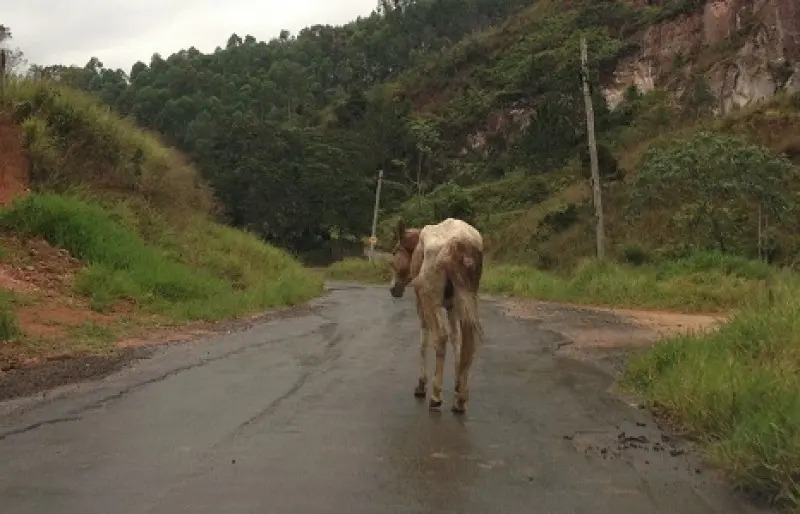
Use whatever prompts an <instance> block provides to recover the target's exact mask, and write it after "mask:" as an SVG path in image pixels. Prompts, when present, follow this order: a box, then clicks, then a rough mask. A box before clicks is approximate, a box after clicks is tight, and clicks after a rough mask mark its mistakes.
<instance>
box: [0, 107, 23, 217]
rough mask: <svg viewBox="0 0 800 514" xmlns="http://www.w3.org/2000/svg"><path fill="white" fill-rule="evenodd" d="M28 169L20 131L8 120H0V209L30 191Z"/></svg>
mask: <svg viewBox="0 0 800 514" xmlns="http://www.w3.org/2000/svg"><path fill="white" fill-rule="evenodd" d="M28 169H29V167H28V157H27V156H26V155H25V149H24V148H23V146H22V131H21V130H20V128H19V126H17V125H15V124H14V123H12V122H11V121H10V120H7V119H4V118H0V207H7V206H8V205H9V204H10V203H11V202H12V200H14V198H16V197H18V196H22V195H25V194H27V193H28V192H29V191H30V190H29V189H28V184H29V183H28Z"/></svg>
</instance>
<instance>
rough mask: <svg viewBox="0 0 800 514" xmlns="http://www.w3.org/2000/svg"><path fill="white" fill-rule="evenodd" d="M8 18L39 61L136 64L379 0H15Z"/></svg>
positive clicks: (3, 17)
mask: <svg viewBox="0 0 800 514" xmlns="http://www.w3.org/2000/svg"><path fill="white" fill-rule="evenodd" d="M10 3H11V6H10V8H9V7H8V6H4V7H3V10H2V13H0V23H2V24H4V25H6V26H8V27H10V28H11V32H12V34H13V40H12V46H15V47H16V46H18V47H20V49H21V50H22V51H23V52H24V53H25V56H26V58H27V59H28V61H29V63H32V64H43V65H49V64H65V65H70V64H72V65H79V66H83V65H84V64H86V62H87V61H88V60H89V58H90V57H97V58H98V59H100V61H101V62H102V63H103V64H104V65H105V66H106V67H109V68H122V69H123V70H125V71H126V72H127V71H130V68H131V65H133V63H135V62H136V61H138V60H141V61H144V62H149V60H150V56H151V55H152V54H153V53H156V52H158V53H160V54H161V55H162V56H163V57H167V56H168V55H170V54H172V53H174V52H177V51H178V50H181V49H183V48H189V47H190V46H194V47H196V48H197V49H199V50H200V51H203V52H211V51H213V50H214V48H215V47H217V46H222V47H224V46H225V42H226V41H227V39H228V37H229V36H230V35H231V34H232V33H234V32H235V33H237V34H238V35H239V36H241V37H244V36H245V35H247V34H250V35H252V36H254V37H255V38H256V39H259V40H269V39H271V38H273V37H276V36H277V35H278V33H279V32H280V31H281V29H288V30H290V31H291V32H292V33H293V34H295V33H297V32H298V31H299V30H300V29H302V28H303V27H305V26H308V25H313V24H317V23H321V24H331V25H338V24H342V23H346V22H348V21H351V20H354V19H355V18H356V17H358V16H367V15H369V13H370V12H371V11H372V10H373V9H374V8H375V6H376V5H377V3H378V2H377V0H260V1H259V0H224V1H223V0H137V1H135V2H133V1H129V0H21V1H12V2H10Z"/></svg>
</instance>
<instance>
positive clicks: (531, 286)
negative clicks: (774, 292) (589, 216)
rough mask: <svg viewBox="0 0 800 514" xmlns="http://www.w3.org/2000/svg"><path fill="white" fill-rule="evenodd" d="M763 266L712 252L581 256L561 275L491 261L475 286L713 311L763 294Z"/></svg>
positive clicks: (546, 297) (557, 297)
mask: <svg viewBox="0 0 800 514" xmlns="http://www.w3.org/2000/svg"><path fill="white" fill-rule="evenodd" d="M772 273H773V271H772V270H770V268H769V266H767V265H766V264H763V263H759V262H754V261H748V260H746V259H741V258H736V257H727V256H723V255H720V254H715V253H700V254H697V255H693V256H691V257H689V258H686V259H681V260H675V261H662V262H657V263H654V264H652V265H647V266H637V267H633V266H625V265H621V264H617V263H613V262H597V261H591V260H587V261H584V262H582V263H581V264H580V265H579V266H577V268H576V269H575V270H574V271H572V272H571V273H569V274H566V275H556V274H552V273H547V272H543V271H540V270H538V269H536V268H533V267H529V266H520V265H505V264H499V265H491V266H487V268H486V271H485V272H484V278H483V281H482V285H481V289H482V290H483V291H484V292H486V293H490V294H499V295H506V296H518V297H523V298H532V299H539V300H549V301H557V302H572V303H589V304H598V305H615V306H620V307H642V308H665V309H680V310H686V311H717V310H726V309H729V308H733V307H739V306H742V305H744V304H747V303H748V302H751V301H753V300H756V299H759V298H762V297H764V296H765V295H767V294H768V293H767V286H766V281H767V278H768V277H769V276H770V275H771V274H772Z"/></svg>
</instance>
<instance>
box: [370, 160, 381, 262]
mask: <svg viewBox="0 0 800 514" xmlns="http://www.w3.org/2000/svg"><path fill="white" fill-rule="evenodd" d="M381 182H383V170H378V187H377V188H376V189H375V209H374V210H373V211H372V235H371V236H370V238H369V262H374V260H375V256H374V253H375V245H376V244H377V243H378V238H377V237H375V230H376V229H377V226H378V206H379V205H380V201H381Z"/></svg>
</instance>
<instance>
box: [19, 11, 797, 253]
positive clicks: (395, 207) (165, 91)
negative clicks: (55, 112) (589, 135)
mask: <svg viewBox="0 0 800 514" xmlns="http://www.w3.org/2000/svg"><path fill="white" fill-rule="evenodd" d="M728 3H731V2H728ZM733 3H736V5H735V6H732V7H731V6H728V7H729V8H731V9H734V8H735V9H739V11H737V16H739V15H740V17H741V18H742V19H744V20H745V22H744V23H741V24H740V25H741V26H740V27H738V28H736V29H735V30H734V29H731V30H732V32H731V33H730V35H729V36H730V37H727V38H723V41H722V42H720V43H718V44H716V43H715V45H705V47H704V48H703V51H694V50H692V52H693V53H692V54H689V51H688V50H687V52H686V53H685V54H684V53H676V54H675V55H674V56H673V57H674V58H673V59H672V61H671V62H670V66H669V67H663V68H662V69H660V71H659V74H660V76H659V77H657V79H658V81H657V84H658V86H659V87H657V88H655V89H653V88H652V87H650V88H648V91H647V92H646V94H644V92H643V91H640V90H639V88H637V87H636V84H635V82H636V81H634V83H632V84H629V86H630V87H625V85H624V84H623V86H620V87H621V89H620V91H617V92H616V93H614V94H611V93H609V91H608V90H609V88H612V87H613V86H614V84H616V82H618V78H619V72H620V69H621V68H620V67H621V66H622V65H623V64H624V63H626V62H628V63H630V61H631V59H634V58H637V56H638V55H639V53H641V51H642V48H645V47H646V46H647V38H648V34H650V32H652V31H653V30H658V28H659V27H670V26H671V25H670V24H675V23H677V24H678V25H680V24H681V23H684V24H689V23H694V21H692V20H697V19H700V20H701V22H702V20H704V19H705V18H704V17H707V14H708V13H707V12H705V11H704V9H705V10H707V9H708V6H707V2H705V1H702V0H669V1H660V2H646V3H641V2H628V1H621V0H594V1H592V0H573V1H570V2H561V1H558V2H557V1H552V0H538V1H536V0H469V1H454V0H437V1H422V0H417V1H411V0H407V1H398V2H382V3H381V4H380V5H379V6H378V8H377V9H376V11H375V12H373V13H372V14H371V15H370V16H369V17H366V18H360V19H358V20H356V21H354V22H352V23H350V24H348V25H345V26H339V27H333V26H327V25H317V26H313V27H308V28H306V29H304V30H302V31H301V32H300V33H299V34H296V35H291V34H289V33H287V32H284V33H282V34H280V36H279V37H276V38H274V39H272V40H270V41H269V42H262V41H257V40H256V39H254V38H253V37H251V36H245V37H243V38H242V37H240V36H239V35H237V34H233V35H232V36H231V37H230V38H229V40H228V41H227V43H226V45H225V48H217V50H216V51H214V52H213V53H211V54H202V53H200V52H199V51H197V50H196V49H194V48H189V49H187V50H183V51H181V52H178V53H176V54H174V55H171V56H169V57H167V58H166V59H164V58H162V57H161V56H159V55H153V56H152V57H151V59H150V61H149V63H145V62H138V63H136V64H135V65H134V66H133V68H132V69H131V71H130V73H129V74H127V73H125V72H123V71H122V70H116V71H114V70H109V69H105V68H103V66H102V63H100V62H99V61H98V60H97V59H91V60H90V61H89V62H88V64H87V65H86V66H85V67H84V68H81V69H76V68H63V67H49V68H46V69H37V70H35V71H36V73H38V74H40V75H41V76H45V77H50V78H58V79H59V80H61V81H62V82H66V83H69V84H71V85H75V86H78V87H81V88H83V89H85V90H87V91H91V92H93V93H96V94H98V95H99V96H100V97H102V98H103V100H104V101H105V102H106V103H108V104H109V105H112V106H113V107H114V108H115V109H116V110H118V111H119V112H121V113H123V114H127V115H131V116H133V117H134V118H135V119H136V120H137V122H138V123H140V124H143V125H145V126H147V127H150V128H151V129H154V130H156V131H158V132H159V133H161V134H162V135H163V137H164V138H165V140H166V141H167V142H169V143H170V144H173V145H175V146H176V147H178V148H179V149H181V150H183V151H184V152H186V153H187V154H188V155H189V156H190V157H191V158H192V159H193V160H194V161H195V162H196V163H197V166H198V169H199V170H200V171H201V173H202V175H203V176H204V177H205V178H206V179H208V180H209V182H210V183H211V185H212V186H213V187H214V189H215V191H216V194H217V196H218V197H219V198H220V200H221V201H222V204H223V205H224V206H225V210H226V212H227V215H228V217H229V220H230V221H231V222H232V223H233V224H234V225H236V226H241V227H248V228H249V229H251V230H254V231H256V232H257V233H259V234H260V235H262V236H263V237H264V238H266V239H268V240H270V241H274V242H276V243H278V244H281V245H284V246H286V247H290V248H292V249H295V250H303V249H309V248H313V247H315V246H316V245H319V244H320V242H321V241H322V240H323V239H326V238H329V237H331V236H332V235H334V236H335V235H340V236H345V237H346V236H351V237H358V236H363V235H365V234H367V233H368V230H369V223H370V221H371V207H372V201H373V200H372V194H373V190H374V185H375V177H376V171H377V170H378V169H383V170H384V171H385V173H386V177H387V180H386V183H385V187H384V189H383V190H384V194H383V198H382V207H383V210H382V212H383V215H382V219H383V220H384V223H383V226H384V227H387V226H388V225H389V223H388V221H390V220H391V218H390V216H391V215H392V214H393V213H395V214H396V213H402V214H403V215H404V216H406V217H407V218H409V219H410V221H411V222H412V223H417V224H418V223H424V222H427V221H432V220H433V219H436V218H441V217H444V216H448V215H454V216H461V217H465V218H468V219H470V220H472V221H473V222H475V223H476V224H478V225H479V226H480V227H481V228H483V229H484V230H485V231H486V232H487V234H488V237H489V240H490V242H491V243H492V244H491V245H490V246H491V252H492V254H493V255H494V256H495V257H499V258H505V259H511V260H519V259H524V260H526V261H527V262H531V261H534V262H535V263H537V264H538V265H541V266H545V267H547V266H554V265H559V264H567V263H570V262H573V261H574V259H575V258H577V257H580V256H582V255H590V254H591V252H592V248H593V246H592V242H591V223H592V212H593V211H592V206H591V200H590V195H589V194H588V191H589V189H588V186H587V178H588V154H587V152H586V150H585V148H586V143H585V118H584V109H583V100H582V97H581V89H580V68H579V49H578V45H579V40H580V37H581V36H582V35H584V36H586V38H587V40H588V43H589V48H590V68H591V71H590V77H589V79H590V82H591V84H592V86H593V87H592V89H593V99H594V106H595V114H596V129H597V133H598V138H599V152H600V161H601V162H600V164H601V168H602V169H601V172H602V174H603V176H604V182H605V184H604V189H605V190H607V195H609V201H608V202H607V205H608V206H609V207H608V209H607V210H608V219H609V231H610V237H611V241H612V243H613V248H612V251H615V252H617V253H620V252H621V253H625V252H628V253H630V252H632V251H633V250H630V248H631V247H636V249H638V250H635V251H633V253H646V252H647V251H649V249H650V248H649V247H653V248H656V249H664V248H666V249H673V250H674V249H675V247H682V246H686V245H684V244H682V241H685V240H686V234H687V233H686V231H687V230H689V229H687V228H686V224H685V223H683V222H682V221H681V220H682V219H684V218H686V216H689V217H692V216H696V217H698V220H697V221H696V225H697V227H701V228H702V230H703V234H702V236H700V237H694V238H692V239H693V241H692V243H691V245H692V246H693V247H700V248H714V249H718V250H722V251H732V252H734V253H741V254H746V255H748V256H755V255H756V253H757V252H759V251H762V250H760V248H761V247H762V246H764V244H758V243H756V236H755V231H756V230H757V227H758V226H759V222H760V218H759V219H756V217H755V216H756V215H755V213H756V212H757V211H758V208H757V205H758V203H759V202H761V203H762V204H764V205H763V207H764V209H765V210H766V211H769V214H770V215H771V216H772V218H771V220H770V223H771V224H770V227H771V228H770V230H772V231H773V232H775V231H778V232H780V230H781V227H779V226H777V225H776V223H775V222H776V221H779V220H781V219H788V218H787V213H786V212H785V211H786V209H785V208H784V207H786V206H783V204H785V203H786V201H785V200H786V199H778V200H780V201H778V200H775V198H773V197H774V196H775V195H772V196H770V195H766V196H765V195H763V194H762V195H761V196H760V197H758V198H756V196H758V194H761V193H757V192H756V191H755V190H754V189H752V188H750V189H748V187H749V186H745V185H741V184H740V185H741V186H742V187H739V188H738V189H737V190H736V191H734V192H732V193H731V195H730V196H731V198H733V197H736V198H738V200H737V201H739V204H738V205H742V204H743V203H746V204H747V205H748V206H749V207H748V209H746V211H747V212H736V213H732V211H731V212H729V211H730V209H729V207H730V206H729V205H720V206H719V208H718V209H716V210H714V211H713V213H712V211H710V210H708V209H705V207H702V208H701V207H700V206H701V205H702V204H703V203H704V202H703V201H702V199H694V200H687V202H688V203H689V204H690V205H688V206H687V205H683V206H679V205H678V204H679V203H680V202H682V201H683V200H677V202H678V203H675V202H672V203H671V204H670V203H669V202H667V204H669V205H666V206H665V205H660V206H659V205H656V204H653V203H652V202H650V203H649V204H648V206H649V207H647V208H646V210H645V211H642V210H641V208H640V209H639V210H638V211H637V210H636V209H635V207H636V205H635V204H636V202H635V201H634V200H635V198H634V197H637V198H639V200H642V202H639V204H640V207H641V205H644V203H646V202H647V201H649V200H647V199H646V198H642V196H643V195H642V194H640V193H642V191H643V188H644V187H645V186H644V182H639V185H638V186H637V185H636V180H635V177H636V175H637V174H636V173H635V171H636V169H637V168H640V167H643V166H645V164H643V162H642V161H641V157H642V154H643V153H644V150H646V149H647V148H648V147H650V146H651V143H653V142H654V138H657V137H660V136H661V137H663V136H665V134H669V133H670V131H673V130H674V131H683V133H684V134H685V135H688V136H690V137H694V136H693V132H692V131H693V130H695V129H698V128H700V127H702V126H703V125H702V124H703V123H706V121H708V120H711V116H712V113H713V112H714V111H715V110H719V109H717V98H716V96H715V92H714V91H713V90H712V88H711V87H710V83H709V79H708V74H705V71H706V70H707V69H709V67H710V65H712V64H714V63H717V62H721V61H722V60H723V59H730V58H732V56H734V57H735V55H736V52H737V51H738V49H740V48H742V47H743V46H746V45H747V44H748V41H751V40H755V39H756V36H757V35H758V34H760V32H759V31H760V30H761V27H762V25H763V24H764V23H765V21H764V19H763V18H764V16H766V14H764V13H763V12H762V11H763V9H761V8H759V7H757V6H754V5H753V4H752V2H751V3H749V4H748V3H747V2H733ZM739 4H742V5H739ZM745 4H748V5H745ZM742 9H744V10H747V9H749V10H747V12H746V13H745V11H743V10H742ZM740 11H741V12H740ZM742 13H745V14H747V16H745V15H744V14H742ZM712 14H713V13H712ZM654 28H655V29H654ZM734 32H735V33H734ZM670 44H672V43H670ZM765 59H766V58H765ZM782 62H783V64H782V65H781V66H778V67H777V68H776V70H775V71H774V74H775V76H776V77H777V76H782V77H783V81H782V84H781V87H783V86H785V85H786V84H787V81H788V78H789V76H790V75H791V72H792V69H793V68H792V66H794V65H793V64H791V63H789V64H788V65H787V61H782ZM768 64H770V63H769V62H766V61H765V64H764V66H766V65H768ZM704 66H705V68H704ZM770 69H772V68H770ZM787 73H788V74H787ZM776 80H777V79H776ZM662 86H663V87H662ZM612 97H616V100H615V101H614V102H613V104H614V105H613V107H614V109H613V110H612V109H611V108H610V107H611V106H610V105H609V104H610V103H611V102H609V99H610V98H612ZM783 106H784V111H782V112H783V114H782V116H783V115H786V116H789V118H786V119H784V120H783V122H782V123H784V125H788V126H789V127H790V129H791V130H794V127H795V126H796V123H795V122H794V121H792V118H791V116H793V114H791V113H793V112H796V107H795V105H794V104H792V103H791V101H786V102H784V103H783ZM787 113H788V114H787ZM756 116H757V115H756ZM784 118H785V116H784ZM753 123H758V121H754V122H753ZM698 124H700V125H698ZM770 124H773V123H772V122H770ZM723 128H724V127H723ZM728 128H730V129H731V130H728V131H727V132H729V133H731V132H732V133H737V132H742V130H740V129H742V128H743V127H742V126H740V125H736V126H732V127H731V126H729V127H728ZM719 129H720V127H716V128H714V130H715V131H716V132H717V133H719V132H720V130H719ZM746 135H747V136H748V137H749V139H750V141H751V142H754V143H758V144H762V143H766V144H767V145H768V146H770V143H774V144H771V146H770V149H771V150H779V151H783V150H785V149H786V148H783V147H781V145H783V146H786V143H785V142H783V143H781V144H777V143H775V142H774V141H767V140H765V138H764V135H763V134H752V133H750V134H746ZM698 137H699V136H698ZM715 137H716V136H715ZM720 137H721V136H720ZM687 141H693V142H696V143H697V145H699V146H697V145H695V146H696V150H697V152H700V154H703V152H708V151H710V150H709V148H710V147H709V145H712V146H713V145H716V144H722V145H727V146H728V148H736V147H737V146H740V145H739V143H738V142H737V141H738V140H729V139H725V140H717V139H715V138H713V137H712V138H711V139H709V138H706V139H703V138H702V137H699V139H696V138H695V139H690V140H687ZM684 146H686V145H684ZM790 146H791V145H790ZM654 148H655V147H654ZM759 148H760V147H754V148H753V149H751V150H752V151H751V154H753V152H755V154H758V156H757V158H756V157H753V158H752V159H750V160H749V161H748V166H752V165H757V166H761V165H762V164H763V165H765V166H766V164H765V163H772V164H770V165H769V166H767V168H769V169H774V170H776V171H775V173H776V174H774V175H771V176H770V177H771V178H765V180H767V181H768V182H769V181H772V182H773V183H774V182H775V181H782V180H784V179H787V176H788V175H791V173H792V172H791V170H790V164H789V162H788V161H787V160H786V159H785V157H781V156H779V155H773V154H771V153H766V154H764V153H761V154H759V153H758V152H759ZM654 151H655V150H654ZM665 151H667V150H665ZM657 153H658V152H657ZM755 154H753V155H755ZM664 155H667V154H663V153H662V154H658V155H655V156H654V157H653V159H655V160H653V159H651V161H649V162H651V163H654V162H657V161H659V160H661V161H663V156H664ZM754 159H755V160H754ZM773 165H774V166H773ZM712 167H713V165H712ZM651 168H652V166H651ZM787 174H788V175H787ZM645 178H646V177H645ZM651 178H652V177H651ZM674 178H675V179H678V178H679V175H674ZM684 178H685V177H684ZM643 180H644V179H643ZM680 180H683V179H680ZM737 187H738V186H737ZM700 189H702V188H701V186H700V185H698V184H694V185H693V186H690V187H687V188H686V190H687V191H689V192H692V191H694V192H697V191H699V190H700ZM702 192H703V194H706V193H708V192H709V191H708V190H703V191H702ZM670 194H671V193H669V192H667V199H669V197H670ZM644 196H646V195H644ZM767 197H769V198H767ZM662 200H664V198H662ZM773 200H775V201H776V202H777V203H770V202H773ZM643 202H644V203H643ZM662 204H663V202H662ZM779 204H780V205H779ZM773 207H774V208H773ZM779 207H780V208H779ZM791 207H792V205H789V206H788V207H786V208H791ZM687 209H688V211H687ZM703 209H705V211H708V212H705V211H703V212H705V214H703V213H701V212H700V211H701V210H703ZM726 209H727V210H726ZM734 210H735V209H734ZM689 211H691V212H689ZM742 216H745V218H746V219H745V218H742ZM654 223H655V224H656V225H659V224H661V225H669V227H673V225H674V226H675V228H674V230H672V229H670V230H667V231H666V232H665V233H662V234H660V235H661V236H664V237H662V238H661V239H659V240H657V241H651V240H650V239H651V236H652V227H653V224H654ZM706 225H707V227H706ZM740 226H746V230H745V231H742V230H738V228H737V227H740ZM691 227H694V225H691ZM691 227H690V228H691ZM784 228H785V227H784ZM693 230H694V228H691V230H689V232H692V231H693ZM383 233H384V234H385V233H386V232H385V230H384V232H383ZM692 233H695V232H692ZM697 233H698V234H699V233H700V232H697ZM784 233H785V230H784ZM382 239H386V238H385V237H384V238H382ZM773 239H775V238H774V237H773ZM779 239H780V238H779ZM790 239H791V238H789V239H785V240H782V242H781V243H780V244H779V243H777V242H775V241H772V242H771V244H772V247H773V248H772V250H771V253H770V255H772V256H774V257H775V258H783V259H790V258H791V257H792V256H793V255H794V254H795V253H796V251H795V243H794V242H793V240H790ZM382 242H383V243H384V244H387V243H389V241H382ZM778 246H780V247H781V248H780V249H778V248H777V247H778ZM757 247H758V248H757ZM626 248H627V250H626ZM679 250H680V249H679ZM681 251H683V250H681Z"/></svg>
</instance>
